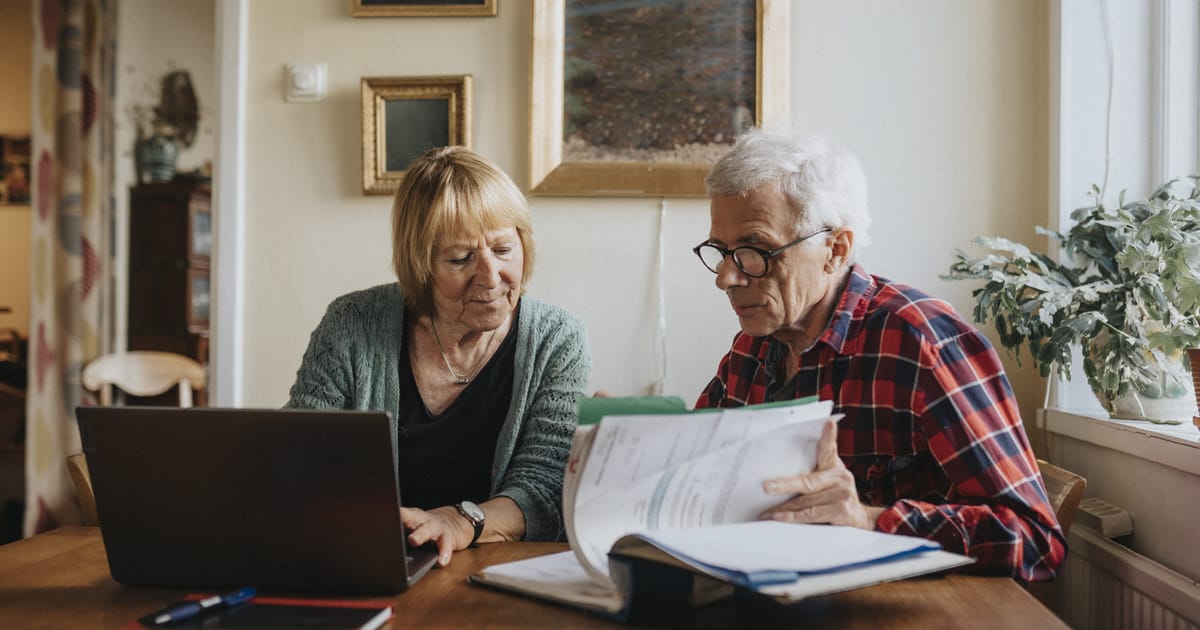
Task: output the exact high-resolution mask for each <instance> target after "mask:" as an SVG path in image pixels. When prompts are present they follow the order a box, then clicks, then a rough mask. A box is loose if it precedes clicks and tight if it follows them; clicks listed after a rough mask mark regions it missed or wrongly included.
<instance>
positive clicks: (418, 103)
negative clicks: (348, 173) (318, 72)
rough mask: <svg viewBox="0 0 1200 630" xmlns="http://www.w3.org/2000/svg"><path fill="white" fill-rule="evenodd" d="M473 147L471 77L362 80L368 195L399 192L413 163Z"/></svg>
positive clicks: (363, 145)
mask: <svg viewBox="0 0 1200 630" xmlns="http://www.w3.org/2000/svg"><path fill="white" fill-rule="evenodd" d="M451 145H457V146H464V147H470V146H471V75H469V74H463V75H453V76H429V77H363V79H362V151H363V194H367V195H388V194H392V193H394V192H396V189H397V188H398V187H399V186H400V180H401V179H403V178H404V171H405V168H406V167H407V165H408V163H409V162H410V161H411V160H412V158H414V157H416V156H417V155H418V154H420V153H421V152H422V151H424V150H426V149H429V148H432V147H435V146H451Z"/></svg>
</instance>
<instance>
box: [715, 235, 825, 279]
mask: <svg viewBox="0 0 1200 630" xmlns="http://www.w3.org/2000/svg"><path fill="white" fill-rule="evenodd" d="M832 231H833V228H829V227H824V228H821V229H819V230H817V231H816V232H813V233H811V234H805V235H804V236H801V237H800V238H798V239H796V240H794V241H792V242H790V243H788V244H786V245H781V246H779V247H776V248H775V249H759V248H758V247H750V246H749V245H743V246H741V247H734V248H733V249H725V248H724V247H719V246H717V245H714V244H712V243H709V242H708V241H705V242H703V243H700V244H699V245H697V246H695V247H693V248H692V251H693V252H696V256H697V257H698V258H700V262H702V263H704V266H705V267H707V268H708V270H709V271H711V272H713V273H717V268H718V267H720V266H721V263H722V262H723V261H724V260H725V257H726V256H731V257H733V264H735V265H737V268H738V271H741V272H742V273H744V274H746V275H747V276H750V277H751V278H761V277H763V276H765V275H767V268H768V265H767V263H768V262H769V261H770V260H771V259H772V258H774V257H776V256H778V255H779V254H780V253H781V252H783V250H785V249H787V248H789V247H793V246H796V245H799V244H800V243H803V242H804V241H807V240H808V239H810V238H812V237H814V236H816V235H818V234H821V233H823V232H832Z"/></svg>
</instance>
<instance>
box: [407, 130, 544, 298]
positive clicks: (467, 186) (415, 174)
mask: <svg viewBox="0 0 1200 630" xmlns="http://www.w3.org/2000/svg"><path fill="white" fill-rule="evenodd" d="M509 227H515V228H516V229H517V235H518V236H519V237H520V239H521V248H522V249H523V250H524V258H525V263H524V267H523V269H522V273H523V280H522V282H521V292H522V294H524V291H525V284H526V283H527V282H529V278H530V277H531V276H532V275H533V262H534V247H533V221H532V219H531V217H530V214H529V204H528V203H527V202H526V201H525V196H524V195H522V194H521V191H520V190H519V189H518V188H517V185H516V184H514V183H513V181H512V179H511V178H509V176H508V175H506V174H505V173H504V171H501V170H500V169H499V168H497V167H496V166H495V165H494V164H492V163H491V162H490V161H488V160H487V159H486V158H484V157H483V156H481V155H479V154H478V153H475V152H474V151H472V150H470V149H467V148H464V147H438V148H434V149H430V150H428V151H426V152H425V153H423V154H421V155H420V156H418V157H417V158H415V159H414V160H413V161H412V162H411V163H410V164H409V165H408V170H407V171H406V172H405V173H404V178H403V179H402V180H400V189H399V190H397V191H396V196H395V198H394V200H393V201H392V268H393V270H394V271H395V272H396V279H397V280H399V282H400V288H401V289H402V290H403V292H404V302H405V305H406V306H408V308H410V309H411V310H413V311H415V312H417V313H419V314H422V315H424V314H429V313H432V312H433V256H434V249H435V248H436V247H437V246H438V244H439V243H441V242H443V241H444V240H445V239H446V238H447V237H449V236H452V235H461V234H485V233H487V232H489V231H491V230H502V229H505V228H509Z"/></svg>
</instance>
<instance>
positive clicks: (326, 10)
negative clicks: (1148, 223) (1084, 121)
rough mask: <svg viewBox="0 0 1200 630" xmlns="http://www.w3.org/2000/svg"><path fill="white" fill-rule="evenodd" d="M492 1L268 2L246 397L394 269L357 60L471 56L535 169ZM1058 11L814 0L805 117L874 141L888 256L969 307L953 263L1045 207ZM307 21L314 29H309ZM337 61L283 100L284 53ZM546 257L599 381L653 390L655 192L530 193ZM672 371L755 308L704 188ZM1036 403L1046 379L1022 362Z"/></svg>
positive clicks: (260, 394) (801, 95)
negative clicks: (320, 85)
mask: <svg viewBox="0 0 1200 630" xmlns="http://www.w3.org/2000/svg"><path fill="white" fill-rule="evenodd" d="M500 4H501V6H500V12H499V15H498V16H497V17H494V18H436V19H430V18H407V19H404V18H374V19H365V18H357V19H356V18H351V17H350V16H349V15H348V13H349V11H348V8H347V6H346V5H345V3H340V2H326V1H318V0H255V1H254V2H252V3H250V5H249V11H250V13H249V29H250V32H251V33H252V37H251V38H250V42H249V50H248V62H249V63H248V65H249V75H248V81H247V84H248V87H247V94H246V103H247V120H246V127H247V135H246V146H247V163H246V215H245V224H246V232H245V236H246V241H245V242H246V258H247V265H246V270H245V273H246V275H245V296H246V299H245V319H244V321H245V330H244V334H245V348H244V351H245V365H244V368H245V369H244V374H245V387H244V391H245V398H244V400H243V401H242V403H243V404H245V405H246V406H273V405H278V404H281V403H282V402H283V401H284V400H285V399H286V395H287V389H288V387H289V386H290V384H291V381H292V379H293V377H294V374H295V369H296V367H297V366H298V365H299V362H300V356H301V354H302V352H303V350H304V347H305V344H306V343H307V339H308V334H309V332H310V331H311V330H312V328H313V326H315V325H316V323H317V321H318V320H319V319H320V317H321V315H322V313H323V311H324V308H325V306H326V305H327V303H328V302H329V301H330V300H331V299H332V298H333V297H335V296H337V295H339V294H341V293H344V292H347V291H350V290H353V289H356V288H359V287H364V286H368V285H370V284H373V283H379V282H387V281H389V280H390V279H391V275H390V273H389V271H388V260H389V248H390V244H389V241H388V235H387V222H388V212H389V200H388V198H387V197H365V196H362V195H361V194H360V192H359V186H360V183H359V182H360V180H361V171H360V169H361V157H360V156H361V153H360V151H361V148H360V142H361V133H360V126H359V125H360V119H359V91H358V87H359V79H360V77H363V76H408V75H421V74H471V75H473V77H474V111H475V116H474V129H475V138H474V147H475V148H476V149H477V150H479V151H481V152H482V153H484V154H485V155H488V156H489V157H491V158H493V159H494V160H496V161H497V162H498V163H499V164H500V166H501V167H503V168H504V169H506V170H507V171H508V172H509V173H510V174H511V175H512V176H513V178H514V179H515V180H516V181H517V182H524V181H526V180H527V173H526V160H527V138H528V133H529V129H528V123H527V121H526V111H527V107H528V99H529V89H528V83H529V65H530V58H529V55H530V46H529V41H530V15H529V12H530V8H529V6H530V5H529V4H528V3H526V2H520V1H516V0H506V1H505V2H502V3H500ZM1045 20H1046V9H1045V7H1044V3H1043V2H1041V1H1040V0H1020V1H1014V0H972V1H969V2H967V1H951V0H919V1H917V0H914V1H911V2H906V3H904V4H903V5H896V4H895V3H892V2H887V1H885V0H873V1H860V2H855V3H830V2H823V1H821V0H806V1H803V2H797V3H796V4H795V5H794V7H793V9H792V34H793V37H792V46H791V47H792V60H791V63H792V67H793V77H794V79H793V82H792V91H793V98H792V107H793V112H794V115H795V118H796V119H797V120H798V121H799V122H800V125H801V126H802V127H804V128H806V129H809V130H813V131H821V132H826V133H829V134H831V135H833V136H835V137H836V138H838V139H839V140H841V141H842V142H843V143H844V144H846V145H848V146H849V147H850V148H851V149H853V150H855V151H856V152H858V153H859V155H860V156H861V157H862V159H863V162H864V167H865V168H866V170H867V174H868V178H869V181H870V182H871V185H872V206H873V214H874V217H875V221H876V227H875V229H874V235H875V245H874V246H872V248H871V249H869V250H867V251H865V252H864V253H863V256H862V260H863V261H864V262H865V263H866V264H867V265H868V267H869V268H870V269H872V270H873V271H874V272H875V273H878V274H881V275H886V276H889V277H893V278H895V279H900V280H903V281H905V282H908V283H910V284H913V285H915V286H918V287H921V288H924V289H926V290H927V291H929V292H932V293H935V294H938V295H942V296H945V297H947V298H949V299H950V300H951V301H952V302H953V303H955V304H956V305H957V306H958V308H959V309H960V310H963V311H969V308H970V297H969V293H970V290H971V289H972V288H974V287H971V286H967V285H965V284H951V283H946V282H944V281H942V280H940V279H939V278H938V276H939V274H941V273H944V272H945V271H946V269H947V268H948V266H949V264H950V262H951V255H950V252H951V250H952V249H953V248H954V247H957V246H966V245H968V244H969V242H970V240H971V239H972V238H973V237H974V236H975V235H977V234H981V233H982V234H999V235H1004V236H1011V237H1014V238H1028V237H1029V235H1032V233H1033V231H1032V228H1033V225H1034V224H1036V223H1044V222H1045V217H1046V216H1047V209H1046V197H1047V195H1046V186H1047V184H1046V181H1047V174H1046V166H1047V158H1046V146H1047V139H1046V135H1047V131H1046V128H1047V109H1048V105H1047V102H1046V98H1047V97H1046V90H1045V85H1046V76H1047V74H1046V73H1047V71H1046V66H1047V63H1048V62H1047V61H1046V59H1047V57H1046V42H1047V26H1046V23H1045ZM298 33H303V36H297V34H298ZM294 61H320V62H325V63H327V64H328V67H329V87H330V96H329V98H328V99H327V100H326V101H324V102H321V103H315V104H293V103H287V102H285V101H284V99H283V67H284V64H286V63H288V62H294ZM531 202H532V206H533V212H534V222H535V234H536V237H537V241H538V246H539V262H538V268H537V272H536V274H535V277H534V279H533V281H532V283H531V284H530V291H531V292H532V293H535V294H537V295H538V296H540V297H542V298H543V299H547V300H549V301H551V302H554V303H557V304H560V305H562V306H564V307H566V308H568V309H569V310H571V311H573V312H575V313H576V314H578V315H579V316H580V317H582V318H583V319H584V321H585V323H586V324H587V326H588V329H589V333H590V335H591V341H592V353H593V361H594V364H595V370H594V372H593V377H592V386H593V387H603V388H605V389H609V390H611V391H613V392H614V393H618V394H637V393H645V392H646V391H648V389H649V388H650V387H651V386H652V385H653V384H654V381H655V378H656V374H657V372H656V367H655V361H656V353H655V348H654V339H653V332H654V322H655V318H656V317H657V313H656V307H655V304H656V300H655V292H656V284H655V282H656V281H657V278H656V277H655V274H654V273H653V269H654V261H655V256H656V251H657V250H656V246H657V245H656V244H657V238H658V231H657V229H658V222H659V207H660V206H659V204H660V200H657V199H615V198H614V199H609V198H582V199H581V198H570V199H568V198H549V197H534V198H532V199H531ZM665 217H666V220H665V224H664V225H665V229H664V231H663V234H662V236H663V242H664V244H665V250H664V251H665V255H664V269H665V283H664V284H665V291H666V302H667V312H666V317H667V322H668V323H667V359H668V361H667V378H666V382H665V386H664V392H665V393H668V394H677V395H680V396H682V397H683V398H684V399H685V400H687V401H688V402H689V403H690V402H692V401H693V400H694V398H695V396H696V394H697V393H698V392H699V390H700V388H701V387H702V386H703V385H704V383H705V382H706V381H707V380H708V378H709V377H710V376H711V374H712V373H713V371H714V369H715V367H716V362H717V360H718V359H719V357H720V356H721V354H723V352H724V351H725V350H726V349H727V348H728V344H729V341H730V339H731V338H732V335H733V334H734V332H735V331H736V320H735V319H734V317H733V316H732V314H731V313H730V312H729V308H728V306H727V304H726V303H725V300H724V298H723V296H722V295H721V294H720V293H719V292H718V291H717V290H716V289H715V288H714V287H713V285H712V275H711V274H710V273H709V272H707V271H705V270H704V269H703V268H702V267H701V266H700V264H699V263H698V262H697V261H695V260H694V259H693V258H694V257H693V255H692V254H691V252H690V248H691V246H692V245H694V244H695V243H697V242H699V241H700V240H702V239H703V238H704V237H705V236H706V235H707V230H708V212H707V205H706V203H705V202H704V201H703V200H696V199H691V200H684V199H671V200H668V201H667V208H666V213H665ZM1013 380H1014V383H1015V384H1016V386H1017V389H1018V393H1019V394H1020V395H1021V397H1022V400H1023V402H1028V403H1029V404H1028V405H1025V406H1027V407H1028V408H1027V409H1026V414H1032V409H1033V408H1034V407H1036V406H1037V404H1038V403H1040V397H1041V390H1040V388H1041V383H1040V381H1038V380H1037V379H1036V378H1035V377H1033V376H1032V375H1029V374H1028V370H1026V371H1025V372H1023V373H1014V374H1013Z"/></svg>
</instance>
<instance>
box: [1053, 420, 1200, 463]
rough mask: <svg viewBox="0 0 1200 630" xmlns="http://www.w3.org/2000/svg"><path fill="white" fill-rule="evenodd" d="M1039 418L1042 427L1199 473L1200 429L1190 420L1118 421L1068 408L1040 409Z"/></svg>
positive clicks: (1055, 432) (1054, 432)
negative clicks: (1155, 422) (1176, 422)
mask: <svg viewBox="0 0 1200 630" xmlns="http://www.w3.org/2000/svg"><path fill="white" fill-rule="evenodd" d="M1038 421H1039V424H1038V428H1039V430H1045V431H1048V432H1050V433H1053V434H1057V435H1063V436H1067V437H1071V438H1075V439H1077V440H1080V441H1083V442H1089V443H1091V444H1095V445H1097V446H1102V447H1104V448H1110V449H1112V450H1114V451H1119V452H1122V453H1126V454H1128V455H1132V456H1134V457H1139V458H1141V459H1145V460H1148V461H1152V462H1156V463H1158V464H1161V465H1163V466H1168V467H1170V468H1174V469H1176V470H1180V471H1183V472H1186V473H1190V474H1193V475H1200V430H1197V428H1196V426H1195V425H1193V424H1191V423H1187V424H1178V425H1164V424H1153V423H1150V422H1140V421H1137V420H1115V419H1111V418H1107V417H1105V416H1102V415H1100V414H1097V413H1093V412H1085V411H1070V410H1066V409H1043V410H1040V411H1039V412H1038Z"/></svg>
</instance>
